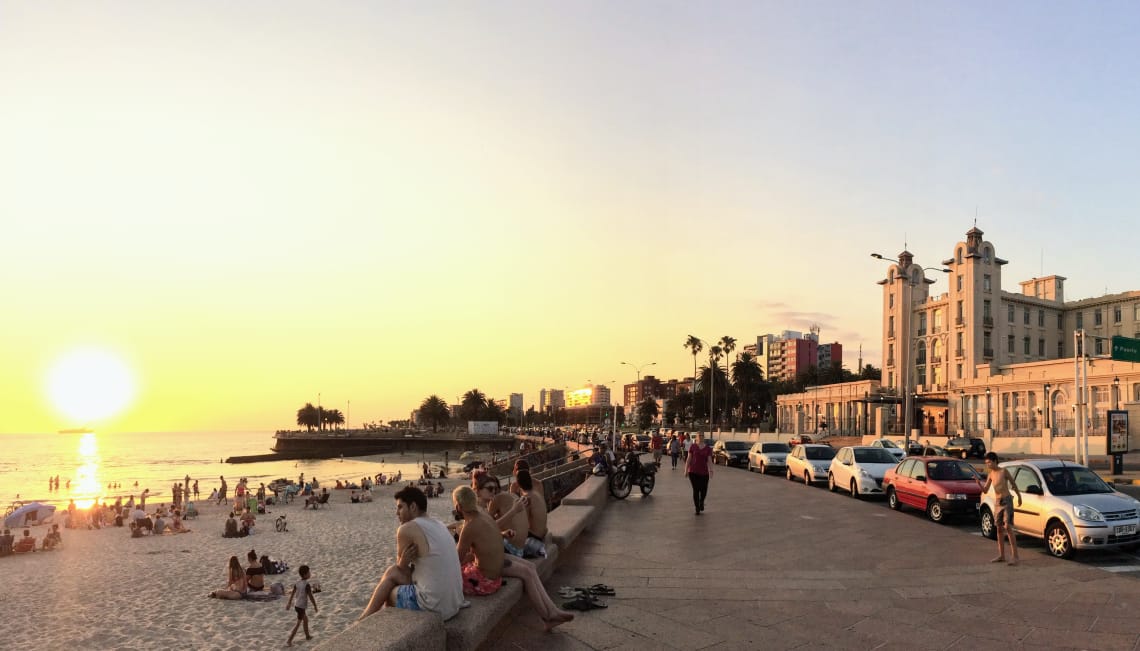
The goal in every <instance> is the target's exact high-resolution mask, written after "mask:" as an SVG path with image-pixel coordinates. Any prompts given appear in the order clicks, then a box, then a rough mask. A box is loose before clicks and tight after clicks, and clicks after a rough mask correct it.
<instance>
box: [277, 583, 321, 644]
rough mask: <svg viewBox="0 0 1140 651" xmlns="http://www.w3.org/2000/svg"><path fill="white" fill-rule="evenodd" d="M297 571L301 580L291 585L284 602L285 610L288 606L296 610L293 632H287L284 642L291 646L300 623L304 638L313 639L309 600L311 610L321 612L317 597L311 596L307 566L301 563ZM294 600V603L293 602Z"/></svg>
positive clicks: (311, 590)
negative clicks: (310, 625)
mask: <svg viewBox="0 0 1140 651" xmlns="http://www.w3.org/2000/svg"><path fill="white" fill-rule="evenodd" d="M297 573H298V574H300V575H301V580H300V581H298V582H297V583H296V584H295V585H294V586H293V592H291V593H290V594H289V601H288V602H286V604H285V610H289V608H290V607H292V608H293V610H295V611H296V612H297V623H296V624H294V625H293V632H292V633H290V634H289V640H288V641H286V642H285V646H293V636H295V635H296V634H297V629H298V628H300V627H301V626H302V625H304V627H305V639H306V640H311V639H313V636H312V635H309V613H308V608H309V602H310V601H311V602H313V612H314V613H319V612H321V611H320V610H319V609H318V608H317V598H316V597H314V596H313V587H312V586H311V585H309V566H308V565H302V566H301V567H298V568H297ZM297 595H301V598H300V599H296V597H297ZM294 600H296V604H294Z"/></svg>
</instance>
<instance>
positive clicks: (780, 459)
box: [748, 442, 792, 473]
mask: <svg viewBox="0 0 1140 651" xmlns="http://www.w3.org/2000/svg"><path fill="white" fill-rule="evenodd" d="M791 451H792V449H791V448H790V447H788V444H787V443H759V442H757V443H754V444H753V445H752V449H751V450H749V451H748V471H749V472H752V471H753V470H755V469H759V470H760V472H761V473H766V472H769V471H771V470H775V471H776V472H783V471H784V468H785V467H786V466H787V465H788V464H787V461H786V460H787V457H788V454H790V453H791Z"/></svg>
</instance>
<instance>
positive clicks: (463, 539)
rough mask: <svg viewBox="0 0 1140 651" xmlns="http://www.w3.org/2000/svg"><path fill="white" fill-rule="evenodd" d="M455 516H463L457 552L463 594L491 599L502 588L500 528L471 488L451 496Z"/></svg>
mask: <svg viewBox="0 0 1140 651" xmlns="http://www.w3.org/2000/svg"><path fill="white" fill-rule="evenodd" d="M451 501H452V503H453V504H454V505H455V511H456V515H462V516H463V529H462V530H461V531H460V532H459V543H458V544H457V545H456V551H458V553H459V562H460V564H461V565H462V567H463V594H468V595H472V594H473V595H490V594H495V593H496V592H498V590H499V588H500V587H502V585H503V575H502V573H503V543H502V538H501V534H500V533H499V527H498V526H497V525H496V524H495V521H494V520H492V519H491V516H489V515H487V512H486V511H484V510H482V509H480V508H479V500H478V498H477V497H476V496H475V491H473V490H471V487H470V486H459V487H458V488H456V489H455V490H454V491H453V492H452V493H451Z"/></svg>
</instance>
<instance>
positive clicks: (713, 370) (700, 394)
mask: <svg viewBox="0 0 1140 651" xmlns="http://www.w3.org/2000/svg"><path fill="white" fill-rule="evenodd" d="M728 390H729V386H728V380H727V378H725V377H724V370H723V369H721V368H720V364H717V363H716V362H715V361H714V362H713V363H712V364H711V365H708V366H702V367H701V368H700V370H699V371H698V372H697V393H695V394H694V395H693V411H694V413H696V414H697V415H699V416H703V415H706V412H705V410H706V409H708V407H709V403H710V400H709V399H710V397H711V398H713V399H715V398H716V396H717V395H724V392H727V391H728ZM710 391H711V392H712V396H710V395H709V392H710ZM708 416H709V422H710V423H711V422H712V415H711V414H708Z"/></svg>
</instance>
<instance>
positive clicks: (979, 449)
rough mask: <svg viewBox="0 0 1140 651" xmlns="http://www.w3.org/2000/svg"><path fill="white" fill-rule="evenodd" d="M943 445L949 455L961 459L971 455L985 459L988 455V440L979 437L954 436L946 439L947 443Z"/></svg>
mask: <svg viewBox="0 0 1140 651" xmlns="http://www.w3.org/2000/svg"><path fill="white" fill-rule="evenodd" d="M942 447H943V448H944V449H945V450H946V454H947V456H951V457H958V458H959V459H968V458H970V457H976V458H978V459H984V458H985V456H986V442H985V441H983V440H982V439H979V438H967V437H961V438H953V439H950V440H949V441H946V445H944V446H942Z"/></svg>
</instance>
